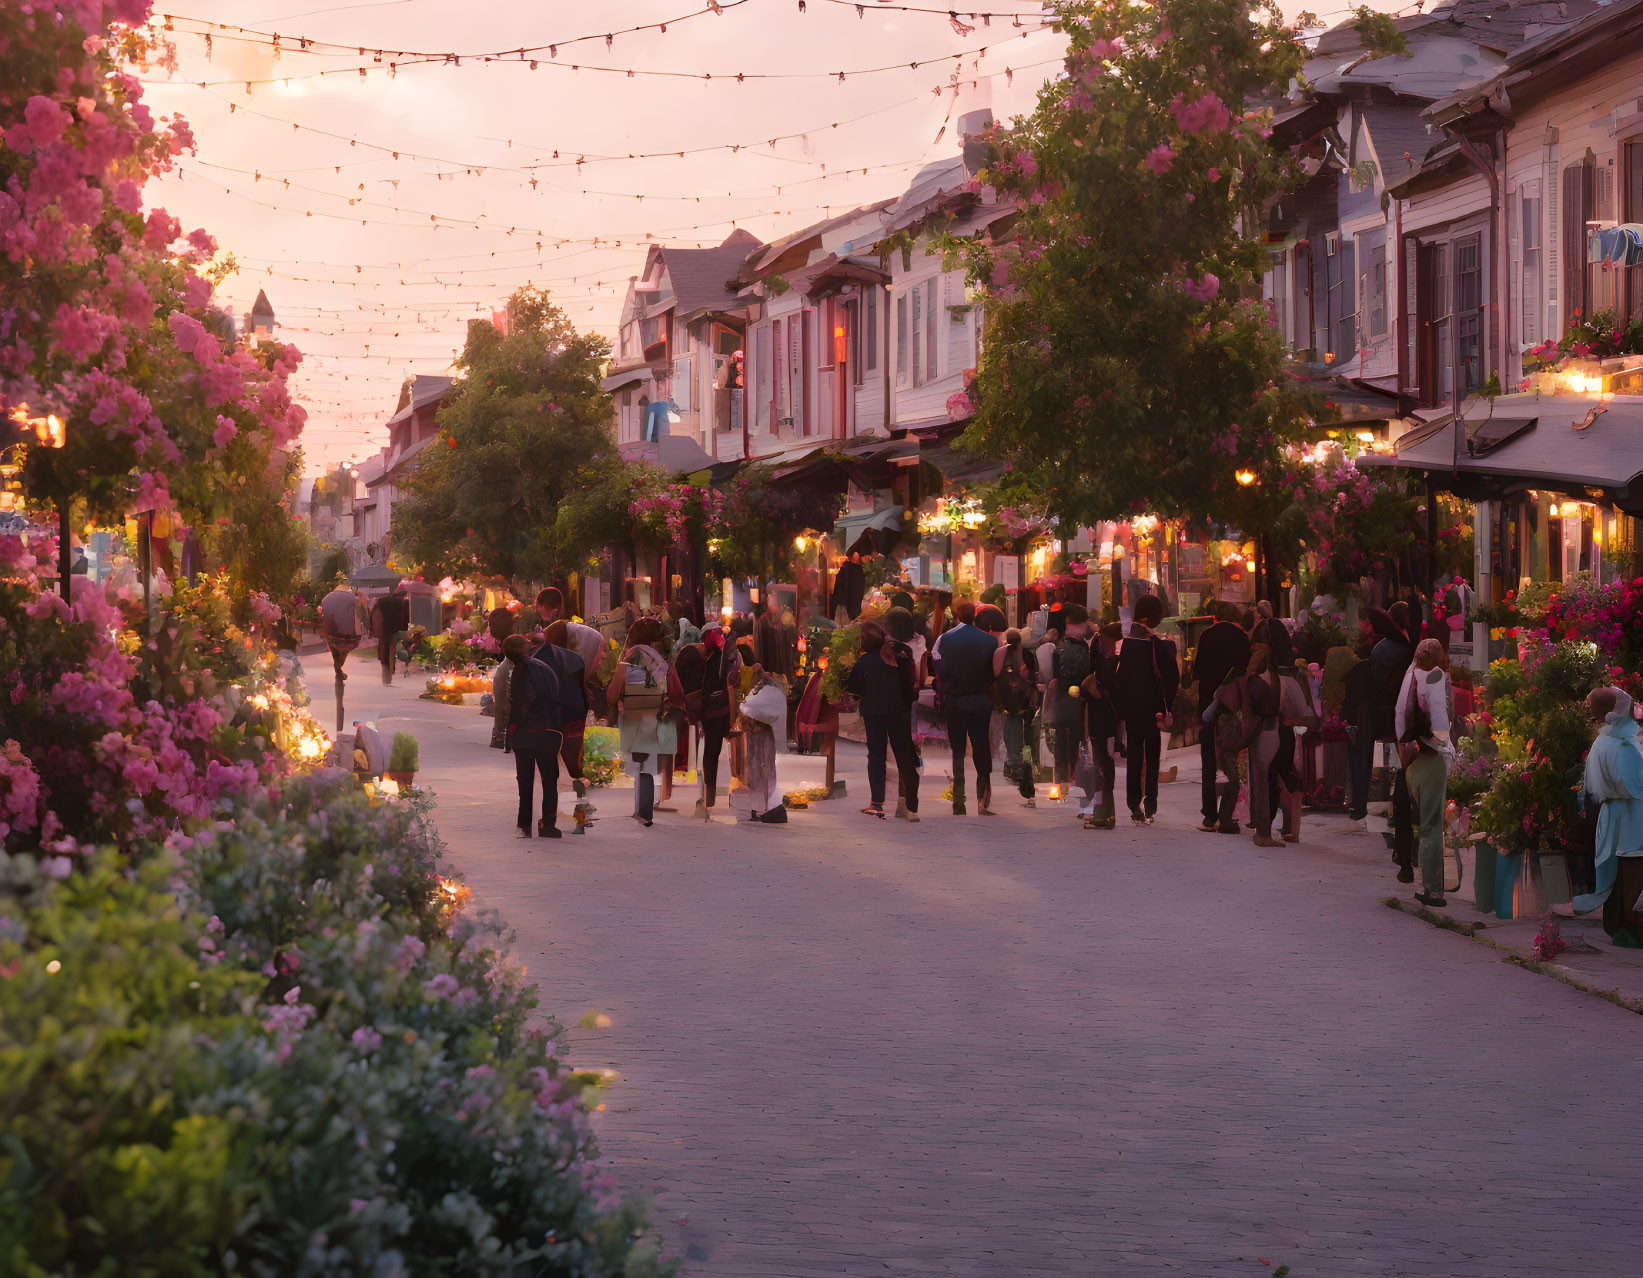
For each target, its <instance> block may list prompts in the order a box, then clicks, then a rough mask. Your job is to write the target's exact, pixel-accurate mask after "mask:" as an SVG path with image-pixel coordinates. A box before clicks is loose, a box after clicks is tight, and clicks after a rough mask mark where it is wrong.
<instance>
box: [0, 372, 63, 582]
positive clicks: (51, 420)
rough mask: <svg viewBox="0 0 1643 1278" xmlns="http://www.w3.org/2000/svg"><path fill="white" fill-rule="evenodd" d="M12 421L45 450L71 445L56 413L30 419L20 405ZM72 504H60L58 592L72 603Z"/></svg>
mask: <svg viewBox="0 0 1643 1278" xmlns="http://www.w3.org/2000/svg"><path fill="white" fill-rule="evenodd" d="M11 419H12V421H14V422H16V423H17V425H19V426H24V427H27V428H28V429H30V430H32V431H33V432H34V438H35V440H36V441H37V442H38V443H39V445H40V446H41V447H42V448H62V447H63V446H64V445H65V444H67V443H68V427H67V426H66V425H64V424H63V419H62V418H60V417H59V416H57V414H56V413H47V414H46V415H45V416H44V417H30V416H29V408H28V405H27V404H19V405H18V406H17V407H16V408H14V409H13V410H12V413H11ZM72 504H73V502H72V501H71V500H70V499H69V498H68V497H67V496H66V495H65V496H64V497H63V498H62V499H61V500H60V501H59V502H58V504H57V573H58V578H59V580H58V589H59V591H60V592H61V594H62V596H63V602H65V603H67V602H69V601H70V600H69V575H70V570H71V569H72V568H73V567H74V555H73V552H72V551H71V550H70V548H69V531H68V515H69V507H70V506H71V505H72Z"/></svg>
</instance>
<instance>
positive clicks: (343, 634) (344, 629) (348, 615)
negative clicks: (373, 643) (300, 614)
mask: <svg viewBox="0 0 1643 1278" xmlns="http://www.w3.org/2000/svg"><path fill="white" fill-rule="evenodd" d="M319 625H320V634H321V635H322V636H323V637H324V639H325V646H326V648H328V649H329V650H330V653H331V664H332V665H333V666H335V667H336V672H337V682H339V683H341V682H343V681H344V680H346V679H347V678H348V675H347V672H346V671H344V670H343V668H342V667H343V663H344V662H345V661H346V660H347V659H348V654H349V653H350V652H352V651H353V650H354V649H355V648H357V647H359V637H360V636H359V600H358V598H357V597H356V596H355V595H354V592H353V591H352V590H350V589H348V579H347V578H346V577H344V576H343V575H342V574H341V573H340V572H339V573H338V574H337V577H336V584H335V585H333V586H332V588H331V591H330V593H329V594H327V595H326V596H325V598H323V599H321V600H320V601H319Z"/></svg>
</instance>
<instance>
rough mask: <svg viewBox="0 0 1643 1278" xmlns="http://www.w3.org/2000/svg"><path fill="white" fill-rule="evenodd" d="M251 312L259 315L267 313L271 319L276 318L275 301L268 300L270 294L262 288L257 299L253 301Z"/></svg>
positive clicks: (258, 291)
mask: <svg viewBox="0 0 1643 1278" xmlns="http://www.w3.org/2000/svg"><path fill="white" fill-rule="evenodd" d="M251 314H252V315H254V316H259V317H260V316H263V315H266V316H267V317H268V318H269V319H273V318H274V306H273V303H271V302H270V301H269V300H268V294H267V293H264V292H263V291H262V290H261V289H260V288H259V289H258V290H257V300H256V301H254V302H252V303H251Z"/></svg>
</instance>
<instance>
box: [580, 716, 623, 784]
mask: <svg viewBox="0 0 1643 1278" xmlns="http://www.w3.org/2000/svg"><path fill="white" fill-rule="evenodd" d="M582 775H583V777H584V778H585V779H586V780H587V783H588V784H589V785H590V786H608V785H611V784H612V783H614V782H615V780H616V778H617V777H619V776H621V775H622V734H621V733H620V732H619V731H617V730H616V729H615V728H606V727H603V726H601V725H599V724H590V725H589V726H588V728H587V730H586V731H585V732H584V733H583V734H582Z"/></svg>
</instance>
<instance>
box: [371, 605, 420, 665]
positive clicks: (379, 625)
mask: <svg viewBox="0 0 1643 1278" xmlns="http://www.w3.org/2000/svg"><path fill="white" fill-rule="evenodd" d="M371 619H372V622H373V623H374V625H375V627H376V637H377V660H378V661H380V662H381V663H382V682H383V683H392V682H393V681H394V652H395V650H396V649H397V648H398V647H399V641H400V638H401V636H402V635H404V633H405V631H406V630H407V629H409V627H410V624H411V601H410V599H409V598H407V597H406V595H405V589H404V583H403V582H402V583H401V584H400V585H398V586H395V587H394V588H393V589H392V590H390V591H389V592H388V593H387V594H385V595H383V596H382V598H381V599H378V600H377V602H376V607H374V608H373V609H372V610H371Z"/></svg>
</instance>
